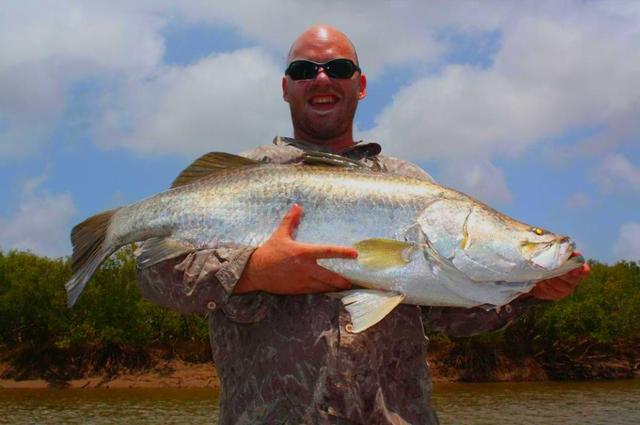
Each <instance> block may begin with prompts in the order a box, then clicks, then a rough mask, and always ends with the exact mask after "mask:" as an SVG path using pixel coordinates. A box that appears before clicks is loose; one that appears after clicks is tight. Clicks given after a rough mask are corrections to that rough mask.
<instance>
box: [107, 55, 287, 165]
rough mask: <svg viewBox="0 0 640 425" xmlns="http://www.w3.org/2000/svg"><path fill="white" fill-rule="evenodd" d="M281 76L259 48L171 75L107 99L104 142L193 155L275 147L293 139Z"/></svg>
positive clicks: (132, 84)
mask: <svg viewBox="0 0 640 425" xmlns="http://www.w3.org/2000/svg"><path fill="white" fill-rule="evenodd" d="M281 74H282V71H281V70H280V68H279V67H278V66H276V65H275V63H274V62H273V60H271V58H270V57H269V56H268V55H267V54H266V53H265V52H264V51H263V50H261V49H259V48H252V49H243V50H237V51H235V52H232V53H224V54H215V55H211V56H209V57H207V58H205V59H203V60H201V61H199V62H196V63H194V64H191V65H188V66H185V67H180V66H172V67H166V68H163V69H161V70H160V71H159V72H158V73H157V74H156V75H155V76H154V77H153V78H143V79H136V80H131V81H129V82H128V83H127V84H126V85H124V86H123V87H122V88H121V90H120V91H118V92H116V93H112V94H111V95H110V96H108V97H106V98H105V99H104V103H105V113H104V115H103V116H102V117H101V120H100V124H99V126H98V128H97V132H96V135H97V142H98V143H99V144H100V145H102V146H126V147H127V148H129V149H131V150H134V151H138V152H145V153H183V154H188V155H194V154H201V153H203V152H207V151H210V150H216V149H217V150H226V151H231V152H240V151H243V150H246V149H249V148H251V147H254V146H256V145H258V144H263V143H270V142H271V139H272V138H273V136H274V135H275V134H277V133H289V132H290V131H291V130H290V126H291V124H290V122H289V117H288V114H289V112H288V109H287V105H286V103H285V102H284V101H283V100H282V92H281V87H280V78H281V76H282V75H281Z"/></svg>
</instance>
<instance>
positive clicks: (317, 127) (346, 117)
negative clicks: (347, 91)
mask: <svg viewBox="0 0 640 425" xmlns="http://www.w3.org/2000/svg"><path fill="white" fill-rule="evenodd" d="M356 106H357V104H354V105H353V106H350V107H349V108H348V109H347V110H346V111H345V113H344V114H343V115H342V116H340V117H335V116H331V114H327V115H328V116H327V117H326V118H327V119H323V117H322V116H320V117H314V119H309V117H307V116H305V114H304V113H302V112H296V111H294V110H293V109H291V121H292V122H293V128H294V130H295V129H299V130H301V131H302V132H303V133H304V134H305V135H307V136H308V137H311V138H313V139H314V141H319V142H321V141H325V140H326V141H331V140H333V139H335V138H337V137H340V136H342V135H344V134H345V133H347V132H349V130H350V129H351V128H352V126H353V119H354V117H355V114H356Z"/></svg>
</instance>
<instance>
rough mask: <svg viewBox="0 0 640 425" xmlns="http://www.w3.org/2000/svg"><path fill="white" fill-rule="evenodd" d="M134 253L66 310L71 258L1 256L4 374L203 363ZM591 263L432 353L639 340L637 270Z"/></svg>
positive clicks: (198, 330)
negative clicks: (144, 289) (545, 295)
mask: <svg viewBox="0 0 640 425" xmlns="http://www.w3.org/2000/svg"><path fill="white" fill-rule="evenodd" d="M132 251H133V247H128V248H126V249H122V250H120V252H118V253H117V254H116V255H114V256H112V257H111V258H110V259H109V260H108V261H106V262H105V263H104V264H103V266H102V267H101V268H100V270H99V271H98V272H97V273H96V275H95V276H94V278H93V279H92V282H91V283H90V284H89V285H88V286H87V288H86V289H85V291H84V293H83V294H82V296H81V297H80V299H79V301H78V303H77V304H76V305H75V306H74V307H73V308H68V307H67V304H66V293H65V290H64V283H65V282H66V281H67V280H68V279H69V278H70V277H71V268H70V259H69V258H63V259H50V258H46V257H40V256H37V255H34V254H32V253H29V252H20V251H9V252H0V360H2V362H4V363H5V364H8V365H10V367H9V368H8V369H7V370H6V371H5V375H6V376H5V377H12V378H16V379H26V378H35V377H44V378H48V379H52V380H55V379H61V380H65V379H70V378H74V377H80V376H84V375H86V374H87V373H90V372H92V371H99V370H105V369H106V370H107V371H109V370H112V371H114V373H115V372H116V371H117V370H119V369H120V368H123V367H125V368H145V367H148V366H149V362H150V361H151V360H152V357H153V356H152V354H153V353H159V355H161V356H164V357H169V358H176V357H177V358H182V359H185V360H188V361H207V360H209V359H210V352H209V348H208V340H207V324H206V319H205V318H204V317H201V316H195V315H192V316H184V315H180V314H178V313H176V312H174V311H171V310H168V309H165V308H163V307H160V306H157V305H155V304H153V303H150V302H148V301H146V300H144V299H143V298H142V297H141V296H140V293H139V290H138V286H137V283H136V273H135V262H134V259H133V255H132ZM590 264H591V267H592V273H591V275H590V276H589V277H588V278H587V279H586V280H585V281H584V282H583V283H582V284H581V285H580V287H579V288H578V290H577V292H576V294H574V295H573V296H572V297H569V298H567V299H565V300H562V301H560V302H556V303H548V304H544V305H540V306H538V307H535V308H532V309H531V310H530V311H529V312H528V313H527V314H525V315H524V317H522V318H521V319H520V320H519V321H518V322H517V323H515V324H514V325H513V326H510V327H509V328H507V329H506V330H503V331H500V332H495V333H492V334H488V335H481V336H476V337H471V338H458V339H450V338H448V337H446V336H435V337H434V338H433V339H434V340H435V344H434V345H435V348H437V347H438V346H442V345H443V344H445V345H447V346H448V352H449V353H458V354H460V353H462V354H461V355H462V359H463V360H464V359H465V355H466V356H467V357H468V356H469V355H471V357H472V358H475V359H476V360H471V363H472V364H471V366H474V367H477V368H478V369H479V370H483V368H484V369H487V368H490V367H491V366H492V365H491V364H483V363H482V362H486V361H487V359H490V358H491V355H487V353H489V354H491V353H496V352H498V351H500V352H506V353H507V354H508V353H511V354H512V355H514V356H518V355H524V354H529V355H535V354H536V353H537V352H540V350H542V352H544V353H546V355H547V357H548V356H551V358H547V357H544V356H542V357H541V361H550V362H554V361H555V360H554V359H553V356H554V355H558V352H557V350H555V351H554V348H553V347H556V348H557V347H568V348H567V349H572V347H575V346H584V345H585V344H587V346H597V349H598V352H602V351H603V350H604V352H607V350H609V351H615V350H617V349H618V348H619V346H620V344H623V345H624V344H625V342H628V343H631V342H633V341H640V265H639V264H638V263H636V262H626V261H622V262H618V263H616V264H614V265H607V264H602V263H599V262H595V261H591V262H590ZM585 341H586V342H585ZM589 344H590V345H589ZM478 350H480V351H478ZM483 350H484V351H483ZM483 353H484V354H483ZM549 353H551V354H549ZM494 357H495V356H494ZM539 357H540V356H539ZM458 358H459V357H458ZM545 359H546V360H545ZM467 360H469V359H467ZM473 361H479V362H480V363H479V364H476V365H473ZM489 363H491V362H490V361H489Z"/></svg>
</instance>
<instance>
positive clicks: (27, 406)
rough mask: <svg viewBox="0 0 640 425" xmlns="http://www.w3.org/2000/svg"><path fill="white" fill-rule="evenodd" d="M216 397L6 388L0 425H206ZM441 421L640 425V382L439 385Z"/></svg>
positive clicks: (212, 418)
mask: <svg viewBox="0 0 640 425" xmlns="http://www.w3.org/2000/svg"><path fill="white" fill-rule="evenodd" d="M216 397H217V394H216V393H215V392H214V391H212V390H203V389H82V390H7V389H0V424H123V423H124V424H159V423H162V424H181V425H183V424H206V423H215V422H216V420H217V407H216ZM434 404H435V405H436V407H437V409H438V414H439V416H440V420H441V422H442V424H443V425H446V424H456V425H485V424H486V425H493V424H498V423H511V424H528V425H536V424H559V423H562V424H564V425H572V424H585V425H590V424H608V425H623V424H629V425H632V424H633V425H638V424H640V380H630V381H610V382H545V383H506V384H504V383H498V384H437V385H436V387H435V392H434Z"/></svg>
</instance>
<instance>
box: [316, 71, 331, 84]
mask: <svg viewBox="0 0 640 425" xmlns="http://www.w3.org/2000/svg"><path fill="white" fill-rule="evenodd" d="M314 82H315V83H316V84H323V83H324V84H328V83H330V82H331V77H329V76H328V75H327V73H326V72H325V70H324V68H323V67H320V68H318V74H317V75H316V78H314Z"/></svg>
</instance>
